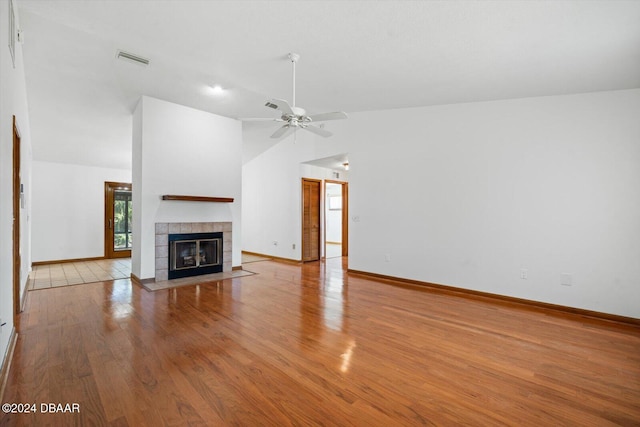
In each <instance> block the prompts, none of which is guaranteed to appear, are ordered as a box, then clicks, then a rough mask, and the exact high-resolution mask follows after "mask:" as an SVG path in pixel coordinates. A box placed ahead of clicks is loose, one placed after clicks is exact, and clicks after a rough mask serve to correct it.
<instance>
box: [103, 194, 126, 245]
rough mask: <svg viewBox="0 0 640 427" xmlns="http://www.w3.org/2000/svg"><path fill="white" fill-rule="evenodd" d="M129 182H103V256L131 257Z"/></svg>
mask: <svg viewBox="0 0 640 427" xmlns="http://www.w3.org/2000/svg"><path fill="white" fill-rule="evenodd" d="M130 203H131V184H130V183H125V182H105V183H104V257H105V258H130V257H131V204H130Z"/></svg>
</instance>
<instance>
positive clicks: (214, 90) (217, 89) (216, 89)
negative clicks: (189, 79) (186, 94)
mask: <svg viewBox="0 0 640 427" xmlns="http://www.w3.org/2000/svg"><path fill="white" fill-rule="evenodd" d="M208 91H209V93H210V94H211V95H213V96H221V95H222V94H224V89H223V88H222V86H220V85H214V86H209V88H208Z"/></svg>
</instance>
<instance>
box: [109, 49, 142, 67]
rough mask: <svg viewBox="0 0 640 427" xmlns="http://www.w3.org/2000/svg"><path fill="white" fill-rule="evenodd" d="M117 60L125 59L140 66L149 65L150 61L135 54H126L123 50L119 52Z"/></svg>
mask: <svg viewBox="0 0 640 427" xmlns="http://www.w3.org/2000/svg"><path fill="white" fill-rule="evenodd" d="M116 58H118V59H124V60H126V61H130V62H135V63H136V64H140V65H149V60H148V59H145V58H143V57H141V56H138V55H134V54H133V53H129V52H125V51H123V50H119V51H118V53H117V54H116Z"/></svg>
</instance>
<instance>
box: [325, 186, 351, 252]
mask: <svg viewBox="0 0 640 427" xmlns="http://www.w3.org/2000/svg"><path fill="white" fill-rule="evenodd" d="M348 194H349V183H348V182H344V181H332V180H328V179H327V180H325V191H324V206H325V212H324V213H325V215H324V223H325V227H324V242H325V249H324V254H325V258H336V257H340V256H348V254H349V238H348V237H349V229H348V227H349V221H348V218H349V197H348Z"/></svg>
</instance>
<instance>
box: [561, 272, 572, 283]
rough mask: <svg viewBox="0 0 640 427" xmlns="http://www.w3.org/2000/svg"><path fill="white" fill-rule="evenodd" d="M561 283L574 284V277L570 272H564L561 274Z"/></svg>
mask: <svg viewBox="0 0 640 427" xmlns="http://www.w3.org/2000/svg"><path fill="white" fill-rule="evenodd" d="M560 284H561V285H562V286H572V285H573V278H572V277H571V275H570V274H568V273H562V274H561V275H560Z"/></svg>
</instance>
